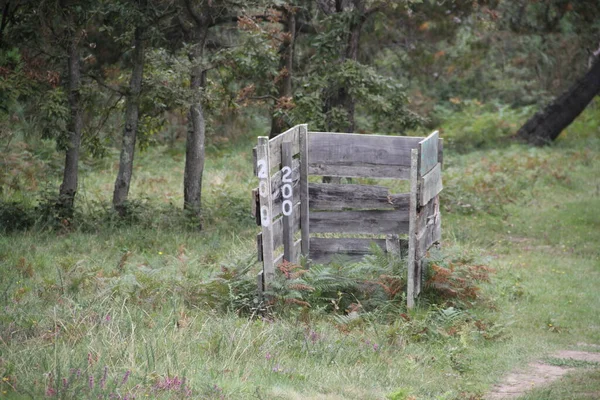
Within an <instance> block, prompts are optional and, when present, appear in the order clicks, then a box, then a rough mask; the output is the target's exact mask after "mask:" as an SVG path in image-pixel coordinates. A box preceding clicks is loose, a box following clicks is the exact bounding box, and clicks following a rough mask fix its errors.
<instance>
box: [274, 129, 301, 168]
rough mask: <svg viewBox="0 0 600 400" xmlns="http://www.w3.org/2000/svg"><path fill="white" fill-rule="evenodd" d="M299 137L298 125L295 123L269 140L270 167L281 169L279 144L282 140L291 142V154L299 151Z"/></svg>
mask: <svg viewBox="0 0 600 400" xmlns="http://www.w3.org/2000/svg"><path fill="white" fill-rule="evenodd" d="M299 137H300V125H296V126H294V127H293V128H290V129H288V130H287V131H285V132H283V133H281V134H279V135H277V136H276V137H274V138H273V139H271V140H269V147H270V149H269V150H270V151H271V168H277V169H281V166H282V165H281V144H282V143H283V142H290V143H292V156H294V155H296V154H298V153H299V152H300V141H299Z"/></svg>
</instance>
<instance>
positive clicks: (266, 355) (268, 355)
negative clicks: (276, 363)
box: [265, 351, 273, 361]
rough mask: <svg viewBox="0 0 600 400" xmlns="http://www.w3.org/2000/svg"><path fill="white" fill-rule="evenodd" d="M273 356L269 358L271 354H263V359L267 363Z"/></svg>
mask: <svg viewBox="0 0 600 400" xmlns="http://www.w3.org/2000/svg"><path fill="white" fill-rule="evenodd" d="M272 357H273V356H271V353H269V352H268V351H267V354H265V358H266V359H267V361H269V360H270V359H271V358H272Z"/></svg>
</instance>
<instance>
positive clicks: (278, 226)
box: [256, 204, 300, 261]
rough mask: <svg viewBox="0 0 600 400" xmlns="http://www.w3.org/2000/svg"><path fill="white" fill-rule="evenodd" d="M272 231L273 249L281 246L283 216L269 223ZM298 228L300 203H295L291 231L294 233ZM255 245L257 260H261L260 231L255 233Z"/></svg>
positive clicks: (261, 236) (261, 240)
mask: <svg viewBox="0 0 600 400" xmlns="http://www.w3.org/2000/svg"><path fill="white" fill-rule="evenodd" d="M271 228H272V233H273V240H272V243H273V245H272V246H273V251H275V250H276V249H278V248H279V247H281V246H283V218H277V219H276V220H275V221H273V224H272V225H271ZM299 230H300V204H296V205H295V206H294V220H293V224H292V232H293V233H296V232H298V231H299ZM256 246H257V248H259V252H258V261H262V258H264V256H263V254H262V252H261V251H260V249H261V248H263V234H262V232H261V233H259V234H258V235H256Z"/></svg>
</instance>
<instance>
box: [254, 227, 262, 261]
mask: <svg viewBox="0 0 600 400" xmlns="http://www.w3.org/2000/svg"><path fill="white" fill-rule="evenodd" d="M256 255H257V257H256V258H257V260H258V261H262V260H263V247H262V232H261V233H259V234H257V235H256Z"/></svg>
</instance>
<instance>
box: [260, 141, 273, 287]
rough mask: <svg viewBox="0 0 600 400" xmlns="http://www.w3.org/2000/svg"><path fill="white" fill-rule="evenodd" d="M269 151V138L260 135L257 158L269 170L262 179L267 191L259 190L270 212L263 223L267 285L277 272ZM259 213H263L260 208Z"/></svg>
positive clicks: (263, 202)
mask: <svg viewBox="0 0 600 400" xmlns="http://www.w3.org/2000/svg"><path fill="white" fill-rule="evenodd" d="M269 151H270V150H269V138H268V137H267V136H260V137H259V138H258V146H257V147H256V158H257V162H261V161H262V162H264V163H265V168H266V171H267V174H266V177H265V178H263V179H262V180H264V182H265V186H266V187H265V189H266V192H265V193H263V194H261V193H260V191H259V198H260V207H261V208H263V207H265V208H266V210H267V214H268V215H267V216H266V220H265V223H261V231H262V232H261V233H262V242H263V243H262V250H263V251H262V254H263V271H264V281H265V285H266V286H268V285H269V282H270V281H271V280H272V279H273V276H274V274H275V268H274V265H273V226H272V221H273V201H272V197H271V174H270V173H269V171H270V168H271V164H270V162H271V161H270V157H269ZM258 213H259V214H260V213H261V211H260V209H259V211H258ZM261 220H262V219H261Z"/></svg>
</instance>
